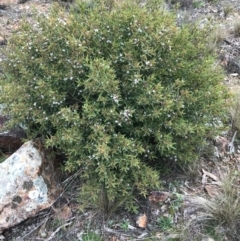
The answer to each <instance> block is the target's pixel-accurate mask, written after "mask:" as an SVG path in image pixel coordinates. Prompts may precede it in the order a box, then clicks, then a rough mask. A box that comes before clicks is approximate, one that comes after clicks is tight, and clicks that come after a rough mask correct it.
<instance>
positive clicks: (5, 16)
mask: <svg viewBox="0 0 240 241" xmlns="http://www.w3.org/2000/svg"><path fill="white" fill-rule="evenodd" d="M172 2H173V1H172ZM179 2H180V8H179V10H178V11H177V14H178V24H179V25H182V24H185V23H187V22H192V21H194V22H195V21H198V22H199V24H200V26H201V25H206V24H211V25H212V26H216V29H215V30H213V31H215V35H214V36H215V37H214V38H213V39H212V40H211V42H210V43H209V44H210V45H211V46H212V48H214V49H216V51H217V54H218V56H219V60H218V61H219V63H218V64H221V65H222V66H223V67H224V68H225V71H226V77H225V80H224V83H225V84H227V85H228V86H229V88H230V89H232V91H233V92H235V93H236V92H238V91H240V78H239V76H240V0H228V1H227V0H219V1H209V2H205V1H204V0H196V1H191V0H180V1H179ZM51 4H52V1H51V0H28V1H26V0H0V47H1V48H2V49H3V48H4V47H5V46H6V44H7V43H8V41H9V37H10V36H11V34H12V33H13V32H14V31H16V30H17V28H18V26H19V24H20V21H21V19H23V18H25V17H27V18H29V19H31V16H32V14H33V10H36V11H37V13H43V16H44V14H46V13H47V12H48V11H49V9H50V7H51ZM167 7H168V8H170V7H169V5H167ZM3 60H4V55H3V53H0V71H1V61H3ZM237 113H238V112H237V110H235V109H233V110H232V111H231V115H232V119H234V118H236V115H237ZM239 113H240V112H239ZM233 134H234V131H233V130H232V126H230V127H229V131H228V132H227V133H225V134H223V135H222V136H220V137H218V138H216V141H215V143H214V145H213V144H209V150H205V151H204V155H203V157H202V158H201V160H200V161H199V163H198V164H196V166H192V167H191V169H189V170H188V172H187V173H185V174H184V175H182V174H181V175H180V174H179V175H178V177H177V178H176V176H174V178H173V177H172V176H171V175H170V176H166V178H164V179H163V180H162V182H163V183H165V186H164V190H163V191H161V192H160V191H155V192H152V193H151V194H150V195H149V198H148V200H141V201H139V207H140V211H141V212H140V213H139V215H137V216H135V215H130V214H128V213H125V212H123V211H122V212H120V213H118V214H115V216H112V217H109V218H108V219H107V221H105V222H102V220H103V217H101V216H99V215H98V214H97V212H95V211H94V210H88V211H87V212H84V213H81V212H79V211H78V207H79V206H78V202H77V189H78V185H79V180H78V179H77V178H76V177H75V175H73V176H71V177H69V178H68V179H67V180H66V181H64V182H62V183H60V185H62V187H63V192H62V194H61V195H60V196H59V198H58V199H57V200H56V202H55V204H54V205H53V206H52V207H51V208H50V209H48V210H45V211H43V212H41V213H39V214H38V215H37V216H35V217H33V218H31V219H29V220H26V221H25V222H23V223H21V224H20V225H17V226H16V227H13V228H11V229H9V230H6V231H5V232H4V233H3V236H2V239H4V240H9V241H11V240H24V241H28V240H29V241H31V240H32V241H35V240H45V241H50V240H71V241H73V240H83V241H86V240H93V241H94V240H95V241H96V240H99V241H100V240H101V239H100V238H99V235H98V234H101V235H103V236H104V240H110V241H118V240H167V238H166V237H167V235H169V233H171V232H172V234H173V231H171V232H168V230H172V229H170V228H171V227H172V225H173V223H171V220H170V219H168V215H169V213H172V212H174V215H173V216H174V220H172V221H173V222H174V223H175V224H179V223H181V222H182V220H191V222H192V223H195V224H196V225H195V226H196V227H197V228H193V227H191V228H190V230H188V232H189V234H188V236H186V238H185V241H187V240H193V239H192V237H195V236H196V239H195V240H200V241H204V240H206V241H207V240H208V241H213V240H215V241H218V239H217V238H215V239H214V238H210V236H209V237H208V236H207V235H205V236H204V235H202V236H201V235H200V234H199V237H197V235H198V233H200V231H199V230H197V229H198V228H199V227H200V226H198V225H197V223H198V222H199V220H198V216H199V212H200V211H199V210H201V208H200V206H199V205H198V204H199V203H202V202H206V200H210V199H211V198H214V197H215V196H216V195H217V194H218V193H219V192H220V188H221V186H222V182H223V180H224V178H225V177H226V176H228V174H229V173H230V172H231V171H232V170H238V171H240V147H238V142H237V140H236V139H231V138H232V137H233ZM233 144H234V147H235V149H234V150H230V149H229V147H231V146H233ZM203 200H205V201H203ZM162 217H163V218H162ZM160 226H161V227H160ZM163 227H164V228H163ZM181 232H183V231H181ZM96 233H97V234H96ZM174 235H175V234H174ZM176 235H177V234H176ZM194 235H195V236H194ZM221 238H222V240H229V241H231V239H229V238H228V237H227V236H226V235H225V234H224V235H223V236H222V237H221ZM0 239H1V237H0ZM169 240H170V239H169ZM181 240H184V239H181ZM237 240H240V238H239V239H237Z"/></svg>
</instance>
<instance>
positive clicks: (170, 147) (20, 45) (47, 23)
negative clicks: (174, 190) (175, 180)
mask: <svg viewBox="0 0 240 241" xmlns="http://www.w3.org/2000/svg"><path fill="white" fill-rule="evenodd" d="M175 22H176V19H175V17H174V16H173V15H172V14H170V13H168V12H166V11H164V10H163V8H161V2H160V1H158V0H151V1H148V2H147V4H145V5H141V4H138V3H137V1H129V2H128V1H124V2H122V3H119V2H118V3H115V5H114V4H113V2H111V5H107V4H104V3H103V1H94V3H93V4H90V3H89V1H88V2H84V1H79V2H76V3H75V5H74V7H73V8H72V9H70V10H69V12H66V11H64V10H62V9H61V8H59V7H58V6H55V7H54V8H53V10H52V12H51V14H49V15H48V16H36V18H35V24H32V23H28V22H27V21H25V22H24V23H23V24H22V25H21V27H20V29H18V31H17V33H16V34H15V35H14V36H13V37H12V38H11V40H10V41H9V45H8V47H7V50H6V55H7V60H6V61H5V63H4V73H5V74H4V76H3V77H2V78H1V85H2V93H1V97H0V98H1V103H4V106H5V108H4V109H5V110H4V111H5V112H6V113H8V115H9V116H11V117H12V119H11V121H10V122H9V125H10V124H11V125H14V124H16V123H22V125H24V126H25V127H26V128H27V131H28V136H29V138H33V137H35V136H37V135H41V136H43V137H44V138H45V139H46V145H47V146H49V147H50V146H51V147H55V148H57V149H60V150H61V151H62V152H64V153H65V155H66V156H67V161H66V165H65V170H66V171H73V170H75V169H77V168H80V167H81V168H83V174H82V178H83V181H84V182H83V186H82V188H81V197H82V200H83V201H84V200H85V201H86V203H87V204H89V203H95V204H96V203H97V202H100V203H102V204H104V205H103V207H102V208H103V211H111V210H112V209H114V208H116V207H117V206H119V205H122V204H123V203H124V204H125V206H127V207H128V208H130V209H132V208H133V207H134V206H133V200H134V196H133V195H132V193H133V191H134V190H138V192H139V193H140V194H142V195H146V194H147V192H148V189H149V188H154V187H155V188H156V187H157V186H158V185H159V180H158V175H159V174H158V171H157V169H158V168H159V167H161V166H162V162H163V160H165V161H168V162H174V163H175V162H176V161H177V163H179V164H183V163H186V162H189V161H191V160H194V159H196V158H197V155H198V150H199V149H200V148H201V145H202V144H203V143H204V140H205V139H206V138H208V137H211V136H212V135H213V134H214V133H215V131H217V130H218V128H217V127H219V126H216V125H215V124H216V123H218V122H219V120H220V119H221V117H222V116H223V115H224V112H225V111H224V107H225V100H226V98H227V96H228V95H227V91H226V89H225V87H224V86H223V85H222V84H221V81H222V79H223V76H222V72H221V71H220V69H219V68H218V67H216V66H215V67H214V65H213V63H214V57H213V56H211V55H210V52H209V51H208V49H207V48H206V47H205V46H206V45H205V43H206V42H207V36H208V35H209V29H202V30H199V29H198V28H197V26H194V25H192V24H191V25H185V26H183V27H178V26H177V25H176V24H175Z"/></svg>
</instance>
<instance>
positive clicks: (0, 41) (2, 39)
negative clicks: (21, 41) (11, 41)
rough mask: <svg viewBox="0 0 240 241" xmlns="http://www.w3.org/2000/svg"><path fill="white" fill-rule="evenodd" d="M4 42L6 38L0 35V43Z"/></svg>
mask: <svg viewBox="0 0 240 241" xmlns="http://www.w3.org/2000/svg"><path fill="white" fill-rule="evenodd" d="M4 44H6V39H5V38H4V37H2V36H0V45H4Z"/></svg>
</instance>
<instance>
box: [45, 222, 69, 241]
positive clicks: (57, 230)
mask: <svg viewBox="0 0 240 241" xmlns="http://www.w3.org/2000/svg"><path fill="white" fill-rule="evenodd" d="M71 224H72V222H70V223H65V224H63V225H62V226H60V227H58V228H57V229H56V230H55V231H54V232H53V233H52V234H51V236H50V237H49V238H47V239H45V241H50V240H52V239H53V238H54V236H55V234H56V233H58V232H59V231H60V230H61V228H63V227H66V226H68V225H71Z"/></svg>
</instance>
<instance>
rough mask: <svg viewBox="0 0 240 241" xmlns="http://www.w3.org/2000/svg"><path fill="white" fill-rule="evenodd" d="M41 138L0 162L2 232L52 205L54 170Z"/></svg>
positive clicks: (27, 143)
mask: <svg viewBox="0 0 240 241" xmlns="http://www.w3.org/2000/svg"><path fill="white" fill-rule="evenodd" d="M46 153H47V152H46V151H45V150H44V148H43V145H42V143H41V141H40V139H37V140H36V141H28V142H26V143H25V144H24V145H23V146H22V147H21V148H20V149H19V150H18V151H16V152H15V153H14V154H13V155H12V156H10V157H9V158H8V159H6V160H5V161H4V162H3V163H1V164H0V187H1V188H0V233H1V232H2V231H3V230H4V229H7V228H9V227H11V226H13V225H16V224H18V223H20V222H22V221H23V220H25V219H27V218H29V217H32V216H34V215H35V214H36V213H38V212H39V211H41V210H43V209H45V208H48V207H49V206H51V205H52V203H53V201H54V199H53V196H52V193H53V191H54V190H56V183H55V180H54V169H53V164H52V162H51V161H49V160H47V155H46Z"/></svg>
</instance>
